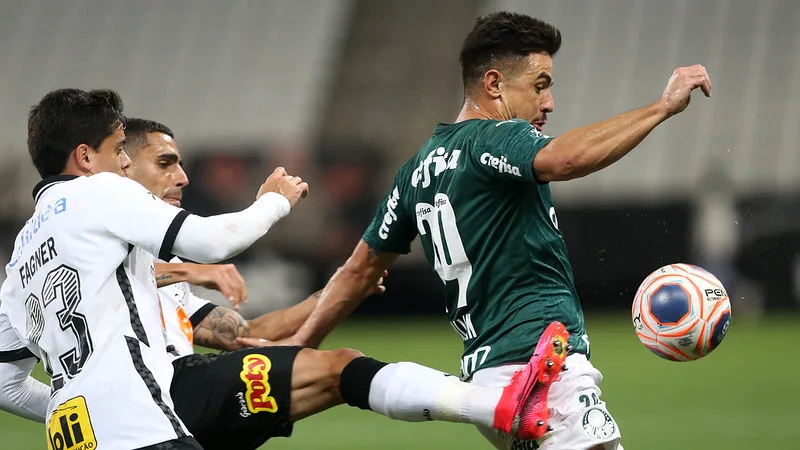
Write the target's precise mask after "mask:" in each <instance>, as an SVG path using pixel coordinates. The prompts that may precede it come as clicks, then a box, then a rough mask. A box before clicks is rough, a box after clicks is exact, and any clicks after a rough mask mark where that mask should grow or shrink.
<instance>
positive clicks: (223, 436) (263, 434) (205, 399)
mask: <svg viewBox="0 0 800 450" xmlns="http://www.w3.org/2000/svg"><path fill="white" fill-rule="evenodd" d="M301 349H302V347H261V348H247V349H242V350H237V351H235V352H223V353H220V354H218V355H215V354H208V355H200V354H195V355H188V356H184V357H182V358H178V359H176V360H175V361H174V362H173V363H172V364H173V366H174V367H175V375H174V376H173V378H172V386H171V387H170V393H171V394H172V400H173V401H174V402H175V412H177V413H178V417H180V418H181V420H183V423H184V424H186V427H187V428H188V429H189V431H191V432H192V434H193V435H194V437H195V438H196V439H197V441H198V442H200V445H202V446H203V448H204V449H205V450H215V449H234V448H235V449H245V450H246V449H256V448H258V447H259V446H260V445H262V444H263V443H264V442H266V441H267V439H269V438H272V437H279V436H285V437H289V436H291V434H292V422H291V421H290V420H289V406H290V400H291V393H292V366H293V365H294V360H295V358H296V357H297V353H298V352H299V351H300V350H301Z"/></svg>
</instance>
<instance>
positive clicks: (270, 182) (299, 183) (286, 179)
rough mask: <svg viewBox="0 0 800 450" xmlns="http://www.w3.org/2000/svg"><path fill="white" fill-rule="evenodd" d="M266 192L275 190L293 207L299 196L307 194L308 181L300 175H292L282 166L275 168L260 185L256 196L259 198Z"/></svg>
mask: <svg viewBox="0 0 800 450" xmlns="http://www.w3.org/2000/svg"><path fill="white" fill-rule="evenodd" d="M267 192H276V193H278V194H281V195H283V196H284V197H286V198H287V199H288V200H289V204H290V205H291V206H292V207H294V205H295V204H296V203H297V200H299V199H300V198H301V197H305V196H306V195H308V183H306V182H304V181H303V179H302V178H300V177H294V176H291V175H289V174H287V173H286V169H284V168H283V167H278V168H276V169H275V170H274V171H273V172H272V174H271V175H270V176H269V177H268V178H267V180H266V181H264V184H262V185H261V189H259V190H258V195H256V198H257V199H258V198H260V197H261V196H262V195H264V194H266V193H267Z"/></svg>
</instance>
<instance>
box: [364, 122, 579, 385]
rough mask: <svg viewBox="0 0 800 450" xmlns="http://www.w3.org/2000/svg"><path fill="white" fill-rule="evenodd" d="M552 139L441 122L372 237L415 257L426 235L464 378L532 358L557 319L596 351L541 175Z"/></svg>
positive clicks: (405, 170)
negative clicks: (538, 164) (539, 159)
mask: <svg viewBox="0 0 800 450" xmlns="http://www.w3.org/2000/svg"><path fill="white" fill-rule="evenodd" d="M550 139H551V138H549V137H547V136H544V135H542V134H541V133H540V132H539V131H537V130H536V129H535V128H534V127H533V126H531V125H530V124H529V123H527V122H525V121H523V120H518V119H517V120H507V121H503V122H498V121H495V120H467V121H464V122H460V123H456V124H450V125H445V124H440V125H438V126H437V127H436V129H435V130H434V133H433V137H432V138H431V139H430V140H429V141H428V142H427V143H426V144H425V145H424V146H423V147H422V148H421V149H420V151H419V152H418V153H417V154H416V155H415V156H414V157H413V158H411V159H410V160H409V161H407V162H406V163H405V164H404V165H403V166H402V167H401V168H400V170H398V172H397V176H396V177H395V180H394V185H393V187H392V188H391V190H390V192H389V193H388V194H387V195H386V197H385V199H384V201H383V203H382V204H381V207H380V208H379V210H378V213H377V214H376V215H375V218H374V219H373V220H372V223H371V224H370V226H369V228H368V229H367V231H366V232H365V233H364V236H363V239H364V241H365V242H366V243H367V244H369V246H370V247H372V248H374V249H375V250H377V251H378V252H389V253H408V252H409V250H410V243H411V242H412V241H413V240H414V238H415V237H416V236H417V234H419V236H420V240H421V241H422V247H423V249H424V250H425V256H426V258H427V260H428V262H429V264H430V265H431V267H433V268H434V270H436V272H437V273H438V274H439V277H440V278H441V280H442V282H443V283H444V286H445V302H446V310H447V313H448V315H449V318H450V322H451V324H452V325H453V328H454V329H455V330H456V332H457V333H458V335H459V336H460V337H461V339H462V340H463V341H464V354H463V356H462V359H461V375H462V377H463V378H465V379H466V378H469V377H471V376H472V374H473V373H475V371H477V370H478V369H481V368H487V367H493V366H497V365H500V364H505V363H517V362H523V363H524V362H525V361H527V360H528V359H529V358H530V357H531V354H532V353H533V350H534V348H535V347H536V343H537V341H538V339H539V336H541V334H542V332H543V331H544V329H545V328H546V327H547V325H548V324H550V322H552V321H554V320H558V321H560V322H562V323H564V324H565V325H566V326H567V329H568V331H569V333H570V343H571V344H572V346H573V347H574V350H573V351H574V352H576V353H584V354H588V351H589V348H588V338H587V337H586V332H585V330H584V325H583V311H582V310H581V305H580V302H579V300H578V295H577V293H576V290H575V285H574V282H573V277H572V267H571V266H570V263H569V259H568V258H567V247H566V244H565V243H564V239H563V238H562V236H561V232H560V231H559V229H558V220H557V218H556V212H555V208H554V207H553V200H552V198H551V196H550V186H549V184H546V183H539V182H538V181H537V180H536V178H535V175H534V173H533V159H534V158H535V157H536V153H537V152H538V151H539V150H540V149H541V148H542V147H544V146H545V145H547V143H548V142H549V141H550Z"/></svg>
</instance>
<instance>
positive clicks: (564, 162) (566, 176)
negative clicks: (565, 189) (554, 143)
mask: <svg viewBox="0 0 800 450" xmlns="http://www.w3.org/2000/svg"><path fill="white" fill-rule="evenodd" d="M540 166H543V167H535V169H536V178H537V179H538V180H539V181H540V182H543V183H547V182H550V181H567V180H572V179H575V178H580V177H582V176H585V175H586V174H587V171H586V167H585V164H584V163H583V161H581V159H580V158H579V157H576V156H569V155H565V156H560V157H557V158H549V161H548V162H547V164H542V165H540Z"/></svg>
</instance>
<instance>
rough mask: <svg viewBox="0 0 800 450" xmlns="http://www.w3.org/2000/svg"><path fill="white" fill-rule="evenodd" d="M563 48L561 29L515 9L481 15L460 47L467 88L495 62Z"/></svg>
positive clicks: (462, 73)
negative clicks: (514, 11) (513, 11)
mask: <svg viewBox="0 0 800 450" xmlns="http://www.w3.org/2000/svg"><path fill="white" fill-rule="evenodd" d="M560 47H561V32H560V31H558V28H556V27H554V26H552V25H550V24H549V23H546V22H543V21H541V20H539V19H535V18H533V17H531V16H526V15H524V14H517V13H512V12H496V13H492V14H489V15H488V16H485V17H480V18H478V20H477V21H476V22H475V27H474V28H472V31H471V32H470V33H469V35H467V38H466V39H464V44H463V45H462V46H461V54H460V56H459V61H460V62H461V77H462V79H463V81H464V88H465V89H467V88H468V87H469V86H471V85H472V84H474V83H476V82H478V81H479V80H481V79H483V74H485V73H486V71H487V70H489V69H491V68H492V67H491V65H493V64H506V63H507V62H508V60H509V59H512V58H514V59H516V58H520V57H525V56H528V55H529V54H531V53H547V54H548V55H550V56H554V55H555V54H556V53H557V52H558V49H559V48H560Z"/></svg>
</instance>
